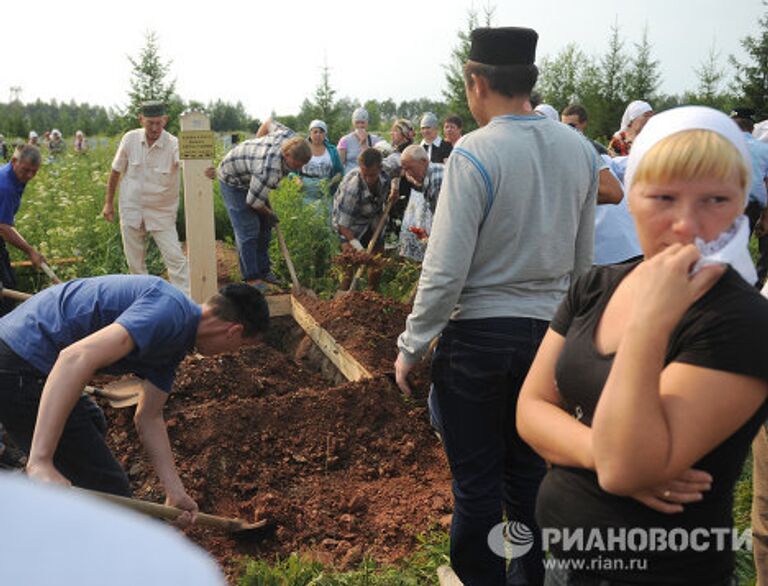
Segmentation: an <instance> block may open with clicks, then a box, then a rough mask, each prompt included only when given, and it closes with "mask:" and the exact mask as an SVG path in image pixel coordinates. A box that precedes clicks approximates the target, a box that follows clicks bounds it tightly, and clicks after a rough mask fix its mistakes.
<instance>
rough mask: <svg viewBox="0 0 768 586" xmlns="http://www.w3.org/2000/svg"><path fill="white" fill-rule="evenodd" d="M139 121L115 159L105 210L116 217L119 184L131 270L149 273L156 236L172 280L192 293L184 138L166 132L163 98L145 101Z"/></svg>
mask: <svg viewBox="0 0 768 586" xmlns="http://www.w3.org/2000/svg"><path fill="white" fill-rule="evenodd" d="M139 122H140V123H141V126H142V127H141V128H137V129H135V130H131V131H129V132H127V133H126V134H125V135H124V136H123V139H122V140H121V141H120V146H119V147H118V149H117V153H116V154H115V158H114V160H113V161H112V173H111V175H110V176H109V181H108V183H107V195H106V200H105V202H104V209H103V210H102V215H103V216H104V218H105V219H106V220H107V221H108V222H112V221H114V219H115V209H114V199H115V191H116V189H117V186H118V184H120V200H119V203H120V231H121V233H122V237H123V250H124V251H125V258H126V260H127V261H128V269H129V270H130V271H131V273H133V274H147V264H146V251H147V236H148V235H151V236H152V238H153V239H154V241H155V244H157V247H158V249H160V254H161V255H162V257H163V261H164V262H165V266H166V267H168V276H169V278H170V281H171V283H172V284H173V285H175V286H176V287H178V288H179V289H181V290H182V291H184V293H186V294H189V265H188V263H187V258H186V257H185V256H184V253H183V252H182V250H181V244H180V243H179V235H178V232H177V231H176V213H177V211H178V209H179V142H178V139H177V138H176V137H175V136H173V135H171V134H169V133H168V132H166V131H165V125H166V124H167V123H168V116H166V114H165V105H164V104H163V103H162V102H156V101H152V102H145V103H144V104H142V108H141V114H139ZM121 176H122V182H121V181H120V178H121Z"/></svg>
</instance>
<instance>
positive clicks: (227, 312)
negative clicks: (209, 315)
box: [206, 283, 269, 338]
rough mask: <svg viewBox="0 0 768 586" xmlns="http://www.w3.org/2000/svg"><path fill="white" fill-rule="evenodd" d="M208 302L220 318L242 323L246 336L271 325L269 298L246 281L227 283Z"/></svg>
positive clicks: (214, 313) (249, 336) (251, 335)
mask: <svg viewBox="0 0 768 586" xmlns="http://www.w3.org/2000/svg"><path fill="white" fill-rule="evenodd" d="M206 303H207V304H208V305H209V306H210V307H211V311H212V312H213V315H215V316H216V317H218V318H219V319H220V320H223V321H228V322H233V323H236V324H240V325H242V326H243V336H245V337H246V338H252V337H253V336H255V335H256V334H258V333H259V332H263V331H265V330H266V329H267V328H268V327H269V305H267V300H266V299H265V298H264V295H262V293H261V291H259V290H258V289H255V288H254V287H251V286H250V285H246V284H245V283H232V284H230V285H225V286H224V287H222V288H221V289H219V292H218V293H217V294H216V295H214V296H213V297H211V298H210V299H209V300H208V301H207V302H206Z"/></svg>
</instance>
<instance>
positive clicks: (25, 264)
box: [11, 256, 83, 268]
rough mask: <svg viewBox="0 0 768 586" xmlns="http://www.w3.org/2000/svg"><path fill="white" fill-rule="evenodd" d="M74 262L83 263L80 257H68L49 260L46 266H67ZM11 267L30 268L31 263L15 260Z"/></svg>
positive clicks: (29, 261)
mask: <svg viewBox="0 0 768 586" xmlns="http://www.w3.org/2000/svg"><path fill="white" fill-rule="evenodd" d="M76 262H83V257H82V256H70V257H67V258H54V259H53V260H49V261H48V264H49V265H68V264H73V263H76ZM11 266H12V267H13V268H18V267H31V266H32V261H31V260H16V261H13V262H12V263H11Z"/></svg>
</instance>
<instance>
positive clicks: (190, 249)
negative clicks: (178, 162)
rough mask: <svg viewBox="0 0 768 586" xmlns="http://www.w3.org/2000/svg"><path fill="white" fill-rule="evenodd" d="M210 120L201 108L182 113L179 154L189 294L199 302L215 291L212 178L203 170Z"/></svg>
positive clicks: (208, 155) (210, 141) (209, 158)
mask: <svg viewBox="0 0 768 586" xmlns="http://www.w3.org/2000/svg"><path fill="white" fill-rule="evenodd" d="M213 145H214V138H213V132H211V122H210V120H209V119H208V116H206V115H205V114H203V113H202V112H185V113H184V114H182V115H181V133H180V135H179V156H180V158H181V159H182V160H183V162H184V165H183V177H184V217H185V225H186V227H187V256H188V257H189V289H190V297H192V299H194V300H195V301H196V302H198V303H202V302H203V301H205V300H206V299H208V298H209V297H210V296H211V295H213V294H214V293H216V291H217V283H216V234H215V228H214V219H213V181H212V180H210V179H208V178H207V177H206V176H205V170H206V169H207V168H208V167H210V166H212V165H213V155H214V153H213Z"/></svg>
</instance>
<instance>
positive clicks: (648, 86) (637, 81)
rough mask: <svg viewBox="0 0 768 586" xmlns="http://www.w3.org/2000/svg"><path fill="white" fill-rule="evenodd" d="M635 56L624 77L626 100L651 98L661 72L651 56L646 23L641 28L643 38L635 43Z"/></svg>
mask: <svg viewBox="0 0 768 586" xmlns="http://www.w3.org/2000/svg"><path fill="white" fill-rule="evenodd" d="M634 45H635V56H634V58H633V59H632V60H631V62H630V64H629V71H628V72H627V77H626V97H627V100H629V101H632V100H645V101H647V102H650V101H652V100H653V97H654V95H655V94H656V90H657V89H658V87H659V82H660V80H661V73H660V72H659V61H658V60H657V59H653V58H652V56H651V50H652V48H651V43H650V41H649V40H648V25H646V26H645V27H644V28H643V38H642V40H641V41H640V42H639V43H635V44H634Z"/></svg>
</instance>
